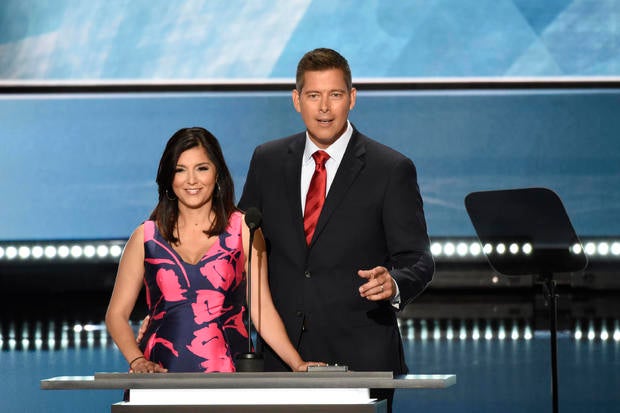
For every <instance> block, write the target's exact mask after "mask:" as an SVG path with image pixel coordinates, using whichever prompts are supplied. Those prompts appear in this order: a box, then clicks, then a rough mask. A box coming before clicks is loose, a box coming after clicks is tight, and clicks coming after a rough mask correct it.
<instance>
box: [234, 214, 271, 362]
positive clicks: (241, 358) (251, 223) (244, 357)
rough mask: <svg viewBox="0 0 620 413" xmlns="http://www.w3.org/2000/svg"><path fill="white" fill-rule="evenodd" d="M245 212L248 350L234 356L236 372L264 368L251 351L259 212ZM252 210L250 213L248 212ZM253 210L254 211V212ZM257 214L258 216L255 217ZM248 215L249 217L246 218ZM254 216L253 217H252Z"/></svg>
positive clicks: (259, 358)
mask: <svg viewBox="0 0 620 413" xmlns="http://www.w3.org/2000/svg"><path fill="white" fill-rule="evenodd" d="M248 212H249V214H246V219H245V221H246V224H248V227H249V228H250V240H249V245H248V253H249V255H248V274H247V275H248V276H247V283H246V285H247V293H246V296H247V299H246V300H247V307H248V308H247V311H248V313H247V323H248V351H247V353H241V354H238V355H237V357H236V360H237V362H236V363H235V364H236V370H237V371H238V372H257V371H263V370H264V361H263V356H262V355H261V354H257V353H255V352H254V351H252V245H254V231H256V229H257V228H258V225H257V222H255V221H259V222H260V212H258V210H255V211H250V210H248ZM250 212H252V213H250ZM254 212H255V213H254ZM256 214H258V217H259V218H256ZM248 215H249V216H250V219H248ZM252 218H254V219H252Z"/></svg>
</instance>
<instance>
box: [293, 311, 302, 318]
mask: <svg viewBox="0 0 620 413" xmlns="http://www.w3.org/2000/svg"><path fill="white" fill-rule="evenodd" d="M295 315H296V316H297V317H301V316H302V315H304V314H303V313H302V312H301V311H298V312H296V313H295Z"/></svg>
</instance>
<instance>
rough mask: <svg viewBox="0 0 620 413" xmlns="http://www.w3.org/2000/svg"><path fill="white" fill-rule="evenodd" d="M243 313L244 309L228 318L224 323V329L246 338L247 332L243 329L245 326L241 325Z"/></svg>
mask: <svg viewBox="0 0 620 413" xmlns="http://www.w3.org/2000/svg"><path fill="white" fill-rule="evenodd" d="M244 313H245V309H244V310H242V311H239V312H238V313H237V314H235V315H233V316H232V317H230V318H229V319H228V320H226V321H225V322H224V329H228V328H230V329H233V330H236V331H237V332H238V333H239V334H241V335H242V336H243V337H247V336H248V330H247V328H245V324H244V323H243V314H244Z"/></svg>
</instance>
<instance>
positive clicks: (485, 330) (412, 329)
mask: <svg viewBox="0 0 620 413" xmlns="http://www.w3.org/2000/svg"><path fill="white" fill-rule="evenodd" d="M136 325H137V324H136ZM399 326H400V329H401V332H402V336H403V338H404V339H406V340H415V339H420V340H423V341H427V340H428V341H430V340H449V341H466V340H473V341H483V340H484V341H491V340H499V341H508V340H512V341H518V340H526V341H528V340H532V339H533V338H535V336H536V335H538V334H539V333H538V332H534V331H533V330H532V328H531V326H530V325H529V324H528V323H526V324H525V325H523V326H521V325H517V324H512V325H506V324H504V323H503V322H500V323H499V325H498V326H497V327H495V328H493V327H491V326H490V325H489V324H487V325H486V326H479V325H478V324H477V323H473V325H472V326H470V327H467V326H466V325H465V323H461V324H460V325H459V326H453V325H452V324H451V323H450V324H448V326H447V327H445V328H442V327H441V326H440V325H439V323H435V324H434V325H433V326H428V324H427V323H425V322H423V323H422V324H421V325H418V326H415V325H414V321H413V320H411V319H406V320H402V319H399ZM56 327H57V326H56V325H55V322H53V321H50V322H49V325H48V328H47V331H46V332H45V331H44V330H43V328H42V326H41V325H40V323H37V324H36V325H35V328H34V329H32V330H31V329H29V328H28V326H27V325H24V326H22V328H21V329H20V330H17V329H16V328H15V326H14V325H13V324H11V325H10V326H9V328H8V329H7V331H6V332H4V333H3V332H2V329H0V350H43V349H45V350H55V349H67V348H81V347H83V346H85V347H88V348H94V347H99V348H103V347H106V346H108V345H109V344H111V343H112V341H111V339H110V338H109V336H108V333H107V330H106V327H105V324H104V323H99V324H92V323H90V324H89V323H87V324H79V323H77V324H73V325H69V324H68V323H66V322H63V323H62V325H61V326H60V328H59V329H58V328H56ZM547 333H548V332H543V331H541V332H540V334H541V335H543V334H547ZM562 334H563V335H566V334H569V335H570V336H572V338H573V339H574V340H575V341H579V342H580V341H588V342H592V341H595V340H600V341H601V342H611V341H613V342H616V343H620V322H619V321H618V320H614V321H613V328H611V329H608V327H607V326H606V325H605V324H603V325H601V326H599V327H597V328H596V327H595V326H594V324H593V323H592V322H589V323H588V325H587V327H585V328H583V327H582V326H581V323H579V322H577V323H576V324H575V328H574V329H573V331H572V332H569V333H566V332H562Z"/></svg>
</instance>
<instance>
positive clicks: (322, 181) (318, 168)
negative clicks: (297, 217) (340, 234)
mask: <svg viewBox="0 0 620 413" xmlns="http://www.w3.org/2000/svg"><path fill="white" fill-rule="evenodd" d="M312 157H313V158H314V163H315V166H314V174H313V175H312V180H311V181H310V187H309V188H308V194H307V195H306V207H305V209H304V232H305V233H306V243H307V244H308V245H310V241H312V235H313V234H314V229H315V228H316V223H317V221H318V220H319V215H320V214H321V209H323V204H324V203H325V188H327V172H326V171H325V162H327V160H328V159H329V155H328V154H327V152H324V151H316V152H315V153H313V154H312Z"/></svg>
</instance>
